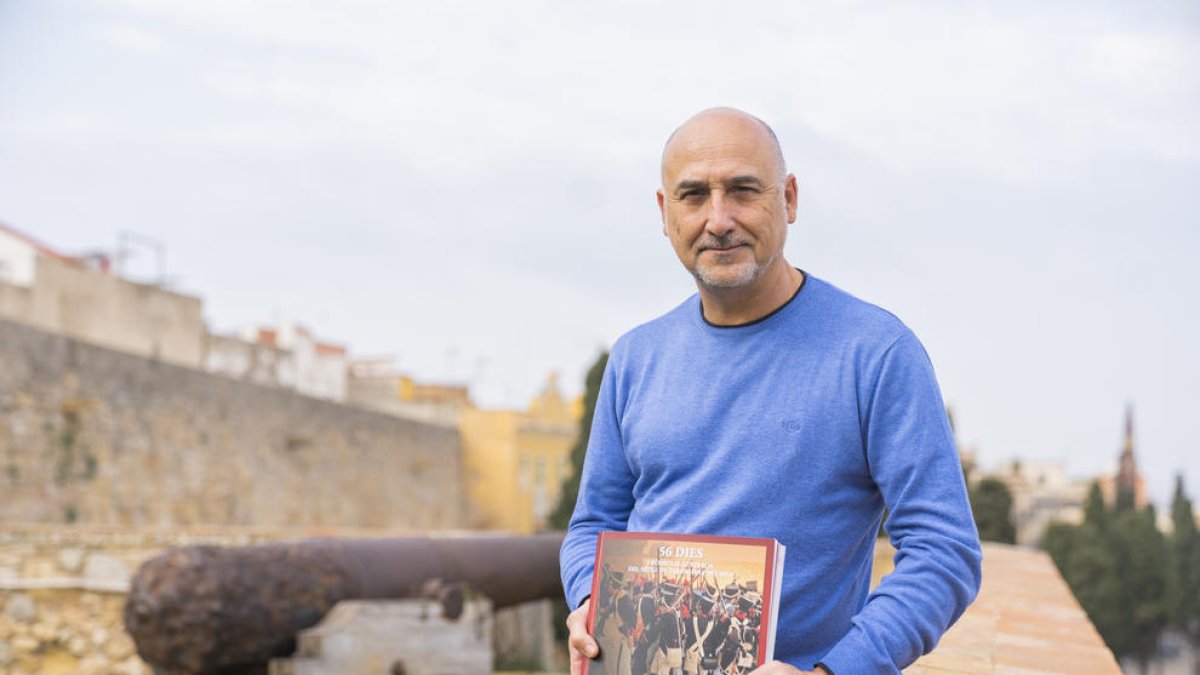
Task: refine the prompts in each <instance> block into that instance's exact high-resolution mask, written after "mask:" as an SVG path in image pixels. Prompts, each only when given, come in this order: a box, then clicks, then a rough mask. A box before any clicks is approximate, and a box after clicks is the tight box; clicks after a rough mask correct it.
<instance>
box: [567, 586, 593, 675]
mask: <svg viewBox="0 0 1200 675" xmlns="http://www.w3.org/2000/svg"><path fill="white" fill-rule="evenodd" d="M591 604H592V599H591V598H588V599H587V600H584V601H583V604H582V605H580V606H579V608H578V609H576V610H575V611H573V612H571V613H570V614H568V615H567V631H568V633H569V635H567V652H569V653H570V655H571V675H579V674H580V673H582V672H583V659H584V658H589V659H594V658H596V655H597V654H599V653H600V645H598V644H596V641H595V640H594V639H592V636H591V635H588V632H587V615H588V607H589V606H590V605H591Z"/></svg>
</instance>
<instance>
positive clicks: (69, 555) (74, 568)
mask: <svg viewBox="0 0 1200 675" xmlns="http://www.w3.org/2000/svg"><path fill="white" fill-rule="evenodd" d="M58 566H59V567H61V568H62V569H63V571H64V572H66V573H67V574H72V575H74V574H79V570H81V569H83V549H78V548H64V549H63V550H61V551H59V552H58Z"/></svg>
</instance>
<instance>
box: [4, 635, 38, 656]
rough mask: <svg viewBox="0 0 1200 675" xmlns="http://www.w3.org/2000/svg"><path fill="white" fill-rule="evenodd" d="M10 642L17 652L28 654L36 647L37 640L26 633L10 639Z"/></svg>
mask: <svg viewBox="0 0 1200 675" xmlns="http://www.w3.org/2000/svg"><path fill="white" fill-rule="evenodd" d="M11 644H12V648H13V651H14V652H16V653H17V654H28V653H30V652H32V651H34V650H36V649H37V648H38V641H37V640H35V639H33V638H31V637H29V636H28V635H18V636H17V637H15V638H13V639H12V642H11Z"/></svg>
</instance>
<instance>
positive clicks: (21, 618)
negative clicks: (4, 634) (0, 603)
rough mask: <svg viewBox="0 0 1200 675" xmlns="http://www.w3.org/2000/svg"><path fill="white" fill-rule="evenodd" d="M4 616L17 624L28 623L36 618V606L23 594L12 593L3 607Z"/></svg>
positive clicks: (31, 599)
mask: <svg viewBox="0 0 1200 675" xmlns="http://www.w3.org/2000/svg"><path fill="white" fill-rule="evenodd" d="M4 616H7V617H8V618H10V619H12V620H13V621H16V622H17V623H30V622H32V621H33V620H34V619H36V618H37V605H35V604H34V602H33V598H31V597H29V596H28V595H25V594H24V593H13V594H12V595H11V596H9V598H8V602H7V603H6V604H5V605H4Z"/></svg>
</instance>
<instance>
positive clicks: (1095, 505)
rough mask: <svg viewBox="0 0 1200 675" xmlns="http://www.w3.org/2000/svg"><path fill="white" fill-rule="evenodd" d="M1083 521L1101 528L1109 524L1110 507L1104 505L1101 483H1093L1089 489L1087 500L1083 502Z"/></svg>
mask: <svg viewBox="0 0 1200 675" xmlns="http://www.w3.org/2000/svg"><path fill="white" fill-rule="evenodd" d="M1083 522H1085V523H1087V524H1088V525H1092V526H1095V527H1097V528H1099V529H1101V530H1103V529H1105V528H1106V527H1107V526H1108V509H1107V508H1105V506H1104V495H1103V494H1102V493H1101V492H1100V484H1099V483H1092V487H1091V488H1090V489H1089V490H1088V495H1087V500H1086V501H1085V502H1084V503H1083Z"/></svg>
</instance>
